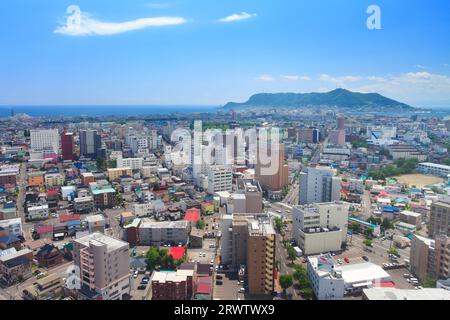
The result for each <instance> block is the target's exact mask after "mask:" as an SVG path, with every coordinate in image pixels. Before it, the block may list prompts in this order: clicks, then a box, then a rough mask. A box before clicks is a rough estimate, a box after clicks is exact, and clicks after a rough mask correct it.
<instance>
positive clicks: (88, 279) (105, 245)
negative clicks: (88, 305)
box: [73, 232, 131, 300]
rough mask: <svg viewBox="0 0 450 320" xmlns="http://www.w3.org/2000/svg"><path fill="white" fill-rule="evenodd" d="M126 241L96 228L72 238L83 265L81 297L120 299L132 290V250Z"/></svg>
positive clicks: (77, 261) (75, 254)
mask: <svg viewBox="0 0 450 320" xmlns="http://www.w3.org/2000/svg"><path fill="white" fill-rule="evenodd" d="M129 251H130V250H129V245H128V243H126V242H123V241H120V240H117V239H114V238H112V237H109V236H106V235H104V234H102V233H99V232H96V233H92V234H90V235H88V236H85V237H82V238H79V239H76V240H74V241H73V261H74V264H75V266H77V267H79V268H80V281H81V289H80V290H79V296H80V298H81V299H92V300H121V299H123V298H124V296H125V295H129V294H130V288H131V277H130V252H129Z"/></svg>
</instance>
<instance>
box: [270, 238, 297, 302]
mask: <svg viewBox="0 0 450 320" xmlns="http://www.w3.org/2000/svg"><path fill="white" fill-rule="evenodd" d="M276 238H277V243H276V253H275V254H276V260H277V261H278V262H279V263H278V268H279V269H278V271H279V275H285V274H290V275H292V274H293V273H294V270H293V269H292V268H291V266H290V263H291V262H290V261H289V260H288V258H287V252H286V249H285V248H284V247H283V243H282V237H281V235H279V234H277V237H276ZM286 293H287V294H288V295H292V299H293V300H299V299H301V297H300V296H299V295H298V294H297V292H296V291H295V289H294V288H293V287H290V288H289V289H287V290H286Z"/></svg>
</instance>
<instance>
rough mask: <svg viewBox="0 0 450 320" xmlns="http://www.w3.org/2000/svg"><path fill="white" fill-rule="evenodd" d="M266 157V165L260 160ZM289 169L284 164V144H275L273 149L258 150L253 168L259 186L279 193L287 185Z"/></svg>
mask: <svg viewBox="0 0 450 320" xmlns="http://www.w3.org/2000/svg"><path fill="white" fill-rule="evenodd" d="M262 155H265V156H266V157H268V160H270V161H269V163H268V164H266V163H265V161H264V160H263V159H262V158H261V156H262ZM288 175H289V168H288V166H287V164H285V162H284V144H277V145H276V146H275V147H274V148H273V149H272V148H271V147H270V148H269V150H267V151H266V150H258V156H257V163H256V167H255V179H256V180H258V181H259V183H260V184H261V186H262V187H263V188H265V189H268V190H270V191H280V190H282V189H283V188H284V187H285V186H287V185H288Z"/></svg>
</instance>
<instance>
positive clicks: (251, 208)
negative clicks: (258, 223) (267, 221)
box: [234, 179, 263, 213]
mask: <svg viewBox="0 0 450 320" xmlns="http://www.w3.org/2000/svg"><path fill="white" fill-rule="evenodd" d="M237 187H238V191H237V193H239V194H242V195H243V196H244V199H243V200H244V203H245V210H244V211H242V212H240V213H244V212H245V213H260V212H263V198H262V189H261V186H260V185H259V183H258V181H256V180H253V179H239V180H238V183H237ZM234 212H237V211H235V210H234Z"/></svg>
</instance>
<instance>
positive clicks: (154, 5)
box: [145, 3, 172, 9]
mask: <svg viewBox="0 0 450 320" xmlns="http://www.w3.org/2000/svg"><path fill="white" fill-rule="evenodd" d="M145 6H146V7H147V8H150V9H167V8H171V7H172V5H171V4H170V3H147V4H146V5H145Z"/></svg>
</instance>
